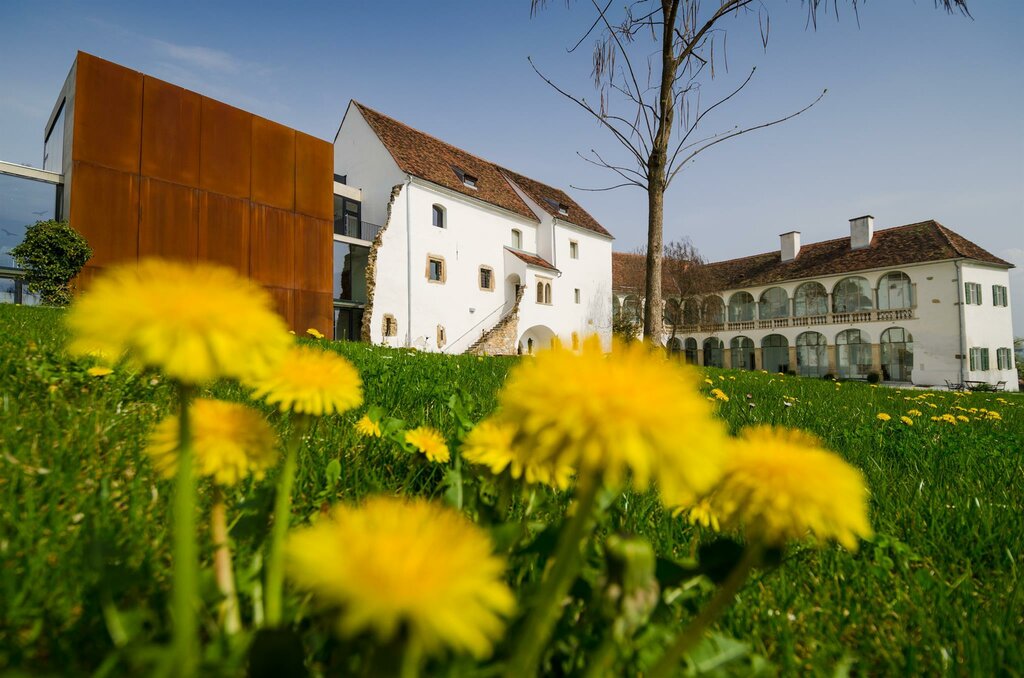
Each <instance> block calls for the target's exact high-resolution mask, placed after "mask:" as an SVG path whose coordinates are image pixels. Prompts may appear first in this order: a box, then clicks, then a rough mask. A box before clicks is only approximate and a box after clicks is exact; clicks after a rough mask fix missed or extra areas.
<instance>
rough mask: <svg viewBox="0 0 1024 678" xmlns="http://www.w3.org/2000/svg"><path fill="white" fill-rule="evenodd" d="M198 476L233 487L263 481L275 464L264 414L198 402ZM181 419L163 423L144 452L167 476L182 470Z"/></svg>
mask: <svg viewBox="0 0 1024 678" xmlns="http://www.w3.org/2000/svg"><path fill="white" fill-rule="evenodd" d="M189 416H190V418H191V423H192V450H193V453H194V454H195V460H196V461H195V464H196V467H195V468H196V475H198V476H210V477H212V478H213V479H214V481H216V482H217V483H218V484H220V485H234V484H235V483H237V482H238V481H239V480H241V479H242V478H245V477H246V476H247V475H249V474H252V475H253V476H255V477H256V478H257V479H259V478H262V477H263V475H264V472H265V471H266V469H267V468H269V467H270V466H272V465H273V464H274V463H275V462H276V461H277V437H276V436H275V435H274V430H273V429H272V428H271V427H270V424H268V423H267V420H266V419H264V418H263V415H262V414H260V413H259V412H257V411H256V410H254V409H252V408H251V407H246V406H245V405H241V404H239V403H229V402H225V401H223V400H212V399H208V398H199V399H197V400H195V401H194V402H193V403H192V406H191V408H190V409H189ZM178 440H179V439H178V416H177V415H173V416H170V417H167V418H165V419H164V420H163V421H161V422H160V423H159V424H157V425H156V428H155V429H153V432H152V433H150V435H149V444H148V445H147V446H146V452H147V453H149V456H150V458H151V459H152V460H153V465H154V466H155V467H156V469H157V471H159V472H160V473H161V474H162V475H163V476H164V477H166V478H171V477H173V476H174V474H175V473H176V472H177V470H178V446H179V442H178Z"/></svg>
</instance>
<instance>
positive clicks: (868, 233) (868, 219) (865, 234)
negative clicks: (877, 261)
mask: <svg viewBox="0 0 1024 678" xmlns="http://www.w3.org/2000/svg"><path fill="white" fill-rule="evenodd" d="M874 235H875V218H874V217H873V216H871V215H870V214H869V215H867V216H864V217H857V218H856V219H850V249H853V250H862V249H864V248H865V247H869V246H870V245H871V238H872V237H874Z"/></svg>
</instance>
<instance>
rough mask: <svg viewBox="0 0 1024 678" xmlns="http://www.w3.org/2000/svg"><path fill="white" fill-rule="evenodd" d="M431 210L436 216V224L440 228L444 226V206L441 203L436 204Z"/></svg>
mask: <svg viewBox="0 0 1024 678" xmlns="http://www.w3.org/2000/svg"><path fill="white" fill-rule="evenodd" d="M431 212H432V213H433V217H434V226H437V227H438V228H444V227H445V223H444V208H443V207H441V206H440V205H434V207H433V208H432V209H431Z"/></svg>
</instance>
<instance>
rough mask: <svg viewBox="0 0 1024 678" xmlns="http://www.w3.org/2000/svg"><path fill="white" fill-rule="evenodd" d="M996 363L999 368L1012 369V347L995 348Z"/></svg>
mask: <svg viewBox="0 0 1024 678" xmlns="http://www.w3.org/2000/svg"><path fill="white" fill-rule="evenodd" d="M996 365H997V366H998V368H999V369H1001V370H1012V369H1013V349H1010V348H999V349H996Z"/></svg>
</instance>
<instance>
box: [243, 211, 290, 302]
mask: <svg viewBox="0 0 1024 678" xmlns="http://www.w3.org/2000/svg"><path fill="white" fill-rule="evenodd" d="M251 215H252V216H251V217H250V220H249V234H250V235H249V275H250V276H251V277H252V278H253V279H254V280H257V281H259V282H261V283H263V284H264V285H268V286H271V287H286V288H293V287H295V215H294V214H293V213H292V212H286V211H284V210H277V209H274V208H272V207H266V206H264V205H253V206H252V212H251Z"/></svg>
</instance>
